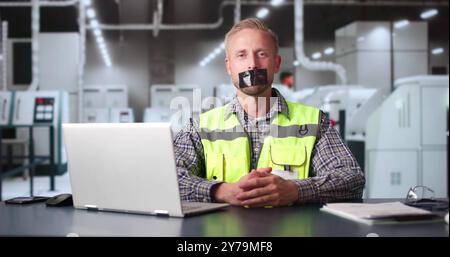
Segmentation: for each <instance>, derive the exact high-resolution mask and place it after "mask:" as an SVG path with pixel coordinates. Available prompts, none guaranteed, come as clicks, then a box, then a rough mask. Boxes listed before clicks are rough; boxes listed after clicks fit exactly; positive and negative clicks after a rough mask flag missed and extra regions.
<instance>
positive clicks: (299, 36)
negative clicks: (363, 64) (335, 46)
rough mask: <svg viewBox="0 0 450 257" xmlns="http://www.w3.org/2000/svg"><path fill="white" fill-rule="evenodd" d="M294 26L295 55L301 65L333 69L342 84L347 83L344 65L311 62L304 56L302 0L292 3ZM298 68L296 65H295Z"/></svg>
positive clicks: (310, 67)
mask: <svg viewBox="0 0 450 257" xmlns="http://www.w3.org/2000/svg"><path fill="white" fill-rule="evenodd" d="M294 26H295V55H296V57H297V61H298V62H299V63H300V65H301V66H303V67H304V68H306V69H307V70H312V71H319V70H330V71H334V72H335V73H336V75H337V76H338V77H339V80H340V82H341V84H342V85H345V84H347V75H346V71H345V69H344V67H343V66H342V65H339V64H335V63H332V62H313V61H311V60H310V59H309V58H308V57H306V56H305V52H304V38H303V0H296V1H295V5H294ZM297 69H298V66H297Z"/></svg>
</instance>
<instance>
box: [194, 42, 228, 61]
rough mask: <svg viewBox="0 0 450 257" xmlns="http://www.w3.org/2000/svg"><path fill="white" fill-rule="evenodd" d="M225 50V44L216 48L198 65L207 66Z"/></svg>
mask: <svg viewBox="0 0 450 257" xmlns="http://www.w3.org/2000/svg"><path fill="white" fill-rule="evenodd" d="M224 49H225V44H224V43H223V42H222V43H221V44H220V45H219V46H217V47H216V48H214V49H213V50H212V51H211V52H210V53H209V54H208V55H207V56H206V57H205V58H203V60H201V61H200V62H199V63H198V64H199V65H200V66H202V67H203V66H205V65H206V64H208V63H209V62H210V61H212V60H213V59H214V58H216V57H217V56H218V55H220V54H221V53H222V51H223V50H224Z"/></svg>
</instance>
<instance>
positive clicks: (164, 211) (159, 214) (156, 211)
mask: <svg viewBox="0 0 450 257" xmlns="http://www.w3.org/2000/svg"><path fill="white" fill-rule="evenodd" d="M154 213H155V215H156V216H165V217H167V216H169V212H168V211H166V210H155V211H154Z"/></svg>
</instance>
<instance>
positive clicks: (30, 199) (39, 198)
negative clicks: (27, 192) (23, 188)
mask: <svg viewBox="0 0 450 257" xmlns="http://www.w3.org/2000/svg"><path fill="white" fill-rule="evenodd" d="M49 198H50V197H46V196H25V197H22V196H20V197H15V198H11V199H8V200H6V201H5V203H6V204H29V203H38V202H43V201H47V200H48V199H49Z"/></svg>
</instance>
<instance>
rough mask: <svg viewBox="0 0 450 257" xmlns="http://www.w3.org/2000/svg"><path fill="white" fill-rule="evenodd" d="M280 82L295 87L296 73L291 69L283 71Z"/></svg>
mask: <svg viewBox="0 0 450 257" xmlns="http://www.w3.org/2000/svg"><path fill="white" fill-rule="evenodd" d="M280 82H281V84H282V85H284V86H286V87H287V88H288V89H291V90H292V89H294V75H293V74H292V73H291V72H289V71H283V72H282V73H281V74H280Z"/></svg>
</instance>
